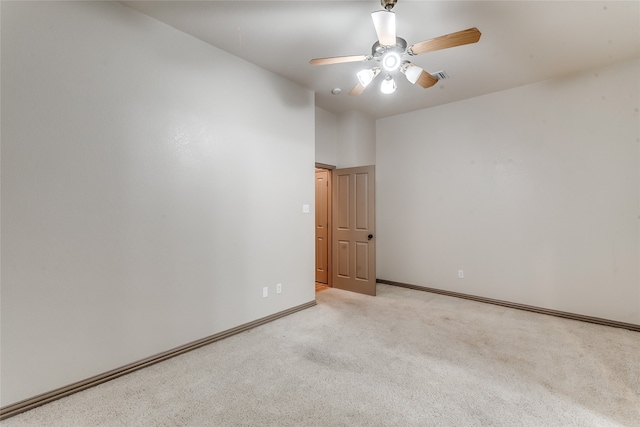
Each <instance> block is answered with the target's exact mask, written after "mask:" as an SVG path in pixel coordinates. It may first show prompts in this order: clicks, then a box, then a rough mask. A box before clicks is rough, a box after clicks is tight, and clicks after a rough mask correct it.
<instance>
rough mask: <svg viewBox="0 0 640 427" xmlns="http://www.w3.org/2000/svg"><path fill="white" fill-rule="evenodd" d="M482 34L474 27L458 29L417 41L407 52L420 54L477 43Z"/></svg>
mask: <svg viewBox="0 0 640 427" xmlns="http://www.w3.org/2000/svg"><path fill="white" fill-rule="evenodd" d="M480 35H481V33H480V31H479V30H478V29H477V28H475V27H473V28H469V29H467V30H462V31H458V32H457V33H451V34H447V35H445V36H440V37H436V38H435V39H431V40H425V41H423V42H419V43H416V44H414V45H411V46H409V48H408V49H407V52H408V53H409V54H410V55H419V54H421V53H425V52H433V51H436V50H441V49H447V48H450V47H455V46H462V45H465V44H471V43H476V42H477V41H478V40H480Z"/></svg>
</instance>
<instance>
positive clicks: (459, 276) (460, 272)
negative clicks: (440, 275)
mask: <svg viewBox="0 0 640 427" xmlns="http://www.w3.org/2000/svg"><path fill="white" fill-rule="evenodd" d="M458 278H459V279H464V270H458Z"/></svg>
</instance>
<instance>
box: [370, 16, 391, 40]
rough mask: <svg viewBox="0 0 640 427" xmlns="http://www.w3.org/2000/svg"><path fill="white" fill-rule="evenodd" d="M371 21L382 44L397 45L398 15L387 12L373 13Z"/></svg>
mask: <svg viewBox="0 0 640 427" xmlns="http://www.w3.org/2000/svg"><path fill="white" fill-rule="evenodd" d="M371 19H373V25H374V26H375V27H376V34H378V41H379V42H380V44H381V45H382V46H394V45H395V44H396V14H395V13H393V12H391V11H387V10H379V11H377V12H372V13H371Z"/></svg>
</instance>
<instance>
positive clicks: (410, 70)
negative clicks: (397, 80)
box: [400, 64, 424, 84]
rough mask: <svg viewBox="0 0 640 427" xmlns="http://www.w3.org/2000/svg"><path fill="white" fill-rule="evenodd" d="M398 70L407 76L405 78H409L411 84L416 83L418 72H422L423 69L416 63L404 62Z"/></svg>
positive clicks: (418, 76)
mask: <svg viewBox="0 0 640 427" xmlns="http://www.w3.org/2000/svg"><path fill="white" fill-rule="evenodd" d="M400 71H402V72H403V73H404V75H405V76H406V77H407V80H409V82H411V84H416V82H417V81H418V79H419V78H420V74H422V72H423V71H424V70H423V69H422V68H420V67H418V66H417V65H408V64H405V65H403V67H402V69H401V70H400Z"/></svg>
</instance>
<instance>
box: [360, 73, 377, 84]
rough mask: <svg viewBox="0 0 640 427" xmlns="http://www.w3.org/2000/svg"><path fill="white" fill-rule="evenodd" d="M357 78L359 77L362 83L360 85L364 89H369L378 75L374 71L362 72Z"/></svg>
mask: <svg viewBox="0 0 640 427" xmlns="http://www.w3.org/2000/svg"><path fill="white" fill-rule="evenodd" d="M356 76H357V77H358V81H359V82H360V84H361V85H362V86H364V87H367V86H369V83H371V81H372V80H373V78H374V77H375V76H376V73H375V72H374V71H373V70H362V71H358V73H357V74H356Z"/></svg>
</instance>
